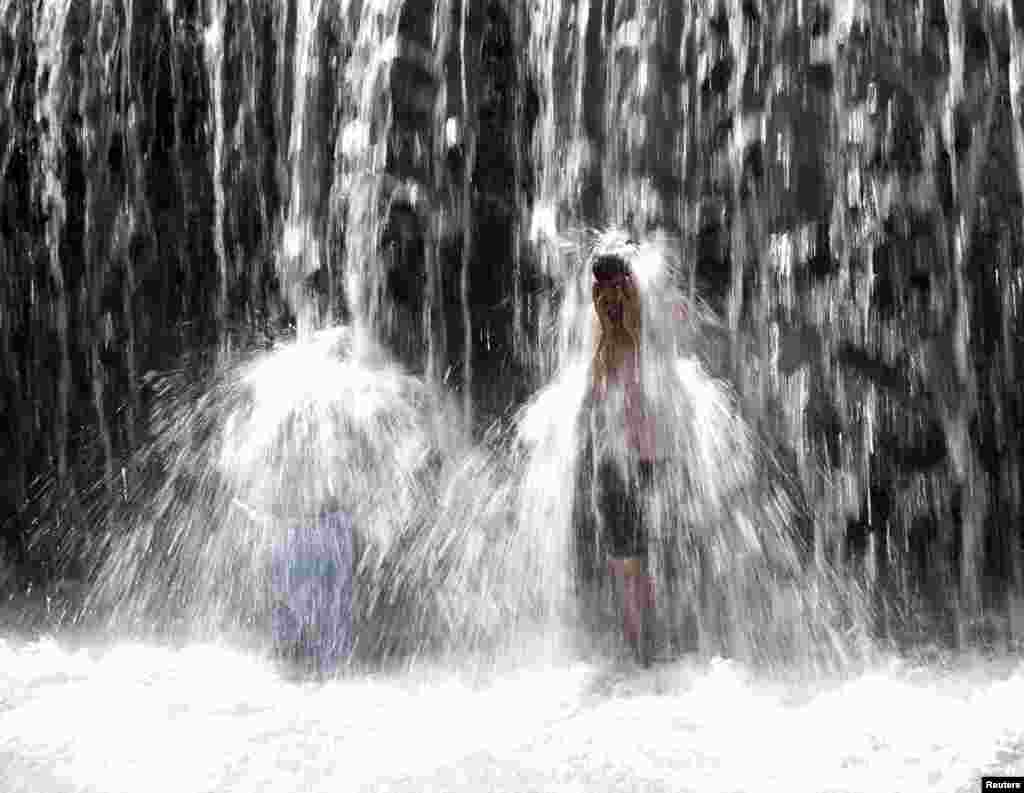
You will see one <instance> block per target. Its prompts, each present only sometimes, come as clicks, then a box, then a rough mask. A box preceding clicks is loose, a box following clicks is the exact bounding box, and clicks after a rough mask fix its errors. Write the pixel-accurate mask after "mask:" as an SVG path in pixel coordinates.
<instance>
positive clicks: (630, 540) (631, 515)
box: [595, 460, 650, 558]
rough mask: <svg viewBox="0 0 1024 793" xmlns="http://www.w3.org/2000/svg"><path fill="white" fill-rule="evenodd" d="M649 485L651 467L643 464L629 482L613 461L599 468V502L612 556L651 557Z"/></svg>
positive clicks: (597, 494)
mask: <svg viewBox="0 0 1024 793" xmlns="http://www.w3.org/2000/svg"><path fill="white" fill-rule="evenodd" d="M649 481H650V471H649V467H648V466H644V465H643V464H642V465H641V470H640V471H639V472H637V473H634V474H633V475H632V476H630V477H629V479H628V481H627V480H626V478H624V477H623V474H622V472H621V471H620V470H619V467H618V466H617V465H616V464H615V463H614V462H613V461H611V460H603V461H602V462H601V463H600V464H599V465H598V468H597V482H596V483H595V490H596V492H595V496H596V499H595V500H596V502H597V504H596V505H597V510H598V512H599V513H600V518H601V520H600V525H601V526H602V527H603V545H604V547H605V550H606V552H607V554H608V555H609V556H611V557H613V558H623V557H627V556H646V555H647V533H646V531H645V529H644V523H645V521H644V491H645V489H646V487H647V483H648V482H649Z"/></svg>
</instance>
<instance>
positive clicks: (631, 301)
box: [591, 254, 641, 386]
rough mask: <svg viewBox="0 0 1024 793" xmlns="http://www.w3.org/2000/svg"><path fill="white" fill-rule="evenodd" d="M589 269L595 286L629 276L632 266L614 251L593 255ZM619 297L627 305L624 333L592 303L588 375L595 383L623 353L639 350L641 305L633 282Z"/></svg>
mask: <svg viewBox="0 0 1024 793" xmlns="http://www.w3.org/2000/svg"><path fill="white" fill-rule="evenodd" d="M591 272H592V273H593V276H594V287H595V288H600V287H602V286H605V285H610V284H612V283H615V282H616V281H619V279H622V278H626V279H628V280H630V281H631V280H632V278H631V276H632V269H631V268H630V266H629V263H628V262H627V261H626V260H625V259H624V258H623V257H621V256H618V255H615V254H603V255H599V256H596V257H595V258H594V260H593V261H592V262H591ZM622 297H623V300H624V301H625V302H626V303H627V306H625V307H624V308H625V309H626V310H625V311H624V312H623V314H624V316H623V320H624V322H623V328H622V330H624V331H625V333H618V332H615V331H614V330H613V328H612V327H611V325H609V324H608V321H607V319H606V317H605V315H604V313H603V312H602V311H600V310H599V307H598V306H597V305H595V306H594V313H595V317H596V329H595V334H594V342H595V343H594V354H593V359H592V364H591V379H592V383H593V385H594V386H598V385H599V384H601V383H603V382H606V381H607V379H608V375H609V373H610V370H611V369H612V368H614V367H615V366H617V365H619V364H621V363H622V361H623V359H624V357H625V356H626V355H629V354H634V355H635V354H637V353H638V352H639V349H638V346H639V342H640V328H639V323H640V308H641V305H640V295H639V292H638V291H637V288H636V284H635V283H632V284H630V285H629V286H627V287H626V288H625V289H623V291H622ZM595 302H596V294H595ZM630 320H632V322H630Z"/></svg>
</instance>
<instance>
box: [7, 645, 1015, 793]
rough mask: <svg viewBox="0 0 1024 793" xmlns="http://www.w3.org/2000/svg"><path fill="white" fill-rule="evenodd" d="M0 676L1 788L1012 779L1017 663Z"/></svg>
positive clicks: (111, 663)
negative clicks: (788, 670)
mask: <svg viewBox="0 0 1024 793" xmlns="http://www.w3.org/2000/svg"><path fill="white" fill-rule="evenodd" d="M0 669H2V670H3V671H2V672H0V703H2V704H0V711H2V713H3V723H4V731H3V734H2V735H0V775H2V777H3V779H4V783H5V790H9V791H11V793H28V792H29V791H31V792H32V793H50V792H51V791H83V792H84V791H103V793H122V791H123V792H124V793H133V792H134V791H137V790H142V789H145V790H152V791H154V792H155V793H160V792H161V791H176V792H177V791H192V790H211V791H212V790H217V791H248V790H256V789H273V790H317V791H319V790H324V791H326V790H338V789H344V790H360V791H377V790H381V791H383V790H391V791H420V790H428V789H435V790H448V791H460V790H466V791H470V790H473V791H477V790H494V791H520V790H567V791H577V790H579V791H581V790H596V791H603V790H658V791H661V790H673V791H697V790H699V791H723V792H724V791H750V793H753V791H798V792H799V791H806V793H819V791H821V790H825V789H827V790H842V791H849V793H860V792H863V793H875V791H879V790H938V791H949V792H950V793H953V791H973V790H977V789H979V788H978V785H979V781H978V780H979V777H980V776H981V775H982V774H983V773H985V774H1014V773H1018V774H1019V773H1021V771H1022V769H1024V731H1022V729H1021V724H1020V719H1019V712H1018V710H1017V703H1019V702H1020V700H1021V697H1022V696H1024V667H1022V666H1021V665H1020V664H1019V662H1018V663H1016V664H1013V665H1007V664H997V663H994V662H981V661H978V662H975V663H973V664H966V663H965V664H961V665H958V666H956V667H952V668H948V669H945V670H939V669H937V668H935V667H934V666H933V667H932V668H924V667H921V666H918V665H915V664H911V663H908V662H905V661H896V660H890V661H888V662H885V663H882V664H879V665H878V666H876V667H873V668H872V669H870V670H868V671H866V672H865V673H864V674H861V675H859V676H856V677H853V678H850V679H839V678H830V679H826V680H819V681H817V682H815V683H813V684H810V683H785V684H784V683H766V682H764V681H759V680H758V679H757V678H756V677H754V676H752V675H751V674H750V673H749V670H747V669H745V668H744V667H743V666H741V665H739V664H737V663H735V662H729V661H723V660H721V659H717V660H714V661H712V662H710V663H708V664H693V663H691V662H680V663H677V664H673V665H668V666H661V667H658V668H656V669H653V670H651V671H649V672H648V673H645V674H643V675H636V674H625V673H624V672H623V671H622V670H619V669H616V668H614V667H608V666H593V665H588V664H583V663H579V662H573V663H568V664H567V663H555V664H550V663H545V662H541V663H538V662H537V661H536V660H535V661H534V662H533V663H531V664H528V665H521V666H516V667H514V668H512V669H507V670H505V671H503V672H502V673H501V674H499V675H496V676H489V677H488V678H486V679H484V680H479V679H473V678H465V677H460V676H458V675H456V674H453V673H452V672H451V671H439V670H436V669H423V670H421V671H419V672H417V673H415V674H408V675H404V676H401V677H385V676H379V677H374V678H365V679H351V680H344V681H337V682H333V683H329V684H327V685H324V686H316V687H307V686H295V685H291V684H288V683H285V682H282V681H281V680H280V678H279V677H278V676H277V675H276V673H275V671H274V670H273V669H272V668H271V667H268V666H267V665H265V664H264V663H262V662H260V661H258V660H256V659H254V658H252V657H251V656H245V655H239V654H237V653H236V652H233V651H230V650H226V649H224V648H222V647H218V646H214V645H205V646H193V647H190V648H188V649H185V650H180V651H174V650H167V649H160V648H155V647H151V646H146V645H138V644H122V645H119V646H117V647H115V648H113V649H109V650H105V651H90V650H89V649H78V650H73V649H68V648H64V647H61V646H60V645H58V644H56V643H55V642H52V641H49V640H46V641H42V642H39V643H36V644H33V645H30V646H16V645H14V644H12V643H10V642H7V641H0ZM880 717H881V720H880ZM482 725H486V727H485V728H484V729H481V726H482ZM169 747H173V749H174V752H173V755H171V754H169V753H168V749H169ZM170 757H173V758H174V760H173V761H171V762H169V761H168V759H169V758H170Z"/></svg>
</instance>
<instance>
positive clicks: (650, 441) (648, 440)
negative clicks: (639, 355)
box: [595, 355, 656, 460]
mask: <svg viewBox="0 0 1024 793" xmlns="http://www.w3.org/2000/svg"><path fill="white" fill-rule="evenodd" d="M609 380H610V382H611V385H612V387H617V386H618V387H621V388H623V390H624V395H623V396H624V403H625V425H626V426H625V431H626V440H627V443H628V444H629V446H630V447H631V448H632V449H633V450H635V451H636V453H637V456H638V457H639V458H640V459H641V460H654V459H655V457H656V444H655V439H654V422H653V421H652V420H651V417H650V415H648V412H647V405H646V400H645V398H644V392H643V384H642V383H641V380H640V375H639V372H638V370H637V366H636V356H635V355H629V356H627V357H626V362H625V364H624V365H623V366H622V368H621V369H619V370H613V371H611V372H609ZM605 396H607V386H606V385H605V384H604V383H602V384H601V385H600V386H598V389H597V393H596V394H595V397H596V398H597V399H598V400H603V399H604V398H605Z"/></svg>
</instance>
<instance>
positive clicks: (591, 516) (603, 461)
mask: <svg viewBox="0 0 1024 793" xmlns="http://www.w3.org/2000/svg"><path fill="white" fill-rule="evenodd" d="M623 373H624V377H623V378H622V380H624V381H625V382H622V381H621V380H620V381H619V382H614V381H613V383H612V384H611V386H610V387H608V388H599V389H595V390H594V391H593V392H592V393H591V394H589V395H588V397H587V399H586V400H585V401H584V405H583V411H582V414H581V416H580V419H581V423H582V426H581V432H582V435H583V448H582V449H581V456H580V460H579V481H578V486H577V493H576V502H577V509H576V516H575V517H576V525H577V543H578V550H579V554H580V559H579V561H580V564H581V567H582V572H584V575H585V576H586V575H587V572H586V571H587V570H588V569H589V574H590V575H596V574H597V573H598V570H599V569H600V565H601V564H602V563H603V559H602V557H612V558H623V557H642V556H645V555H646V552H647V536H646V531H645V525H646V520H645V515H644V502H645V501H646V490H647V489H648V488H649V487H650V482H651V478H652V471H653V466H654V462H653V461H654V451H655V444H654V433H653V428H652V426H651V422H650V421H649V420H648V417H647V415H646V412H645V406H644V401H643V393H642V390H641V388H640V383H639V378H638V377H636V370H635V367H634V366H631V365H628V364H627V365H626V366H624V367H623ZM620 420H621V422H622V423H621V424H620ZM609 424H611V425H612V426H609Z"/></svg>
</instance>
